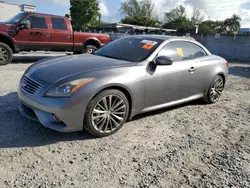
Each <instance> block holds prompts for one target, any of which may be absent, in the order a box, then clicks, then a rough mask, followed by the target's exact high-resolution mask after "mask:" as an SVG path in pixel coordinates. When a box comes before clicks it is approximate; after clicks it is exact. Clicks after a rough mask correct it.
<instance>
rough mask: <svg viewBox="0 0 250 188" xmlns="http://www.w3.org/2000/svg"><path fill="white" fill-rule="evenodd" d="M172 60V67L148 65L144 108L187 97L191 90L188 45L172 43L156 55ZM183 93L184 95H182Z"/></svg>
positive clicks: (190, 56) (190, 54)
mask: <svg viewBox="0 0 250 188" xmlns="http://www.w3.org/2000/svg"><path fill="white" fill-rule="evenodd" d="M157 56H166V57H169V58H172V59H173V60H174V62H173V64H172V65H168V66H159V65H158V66H157V65H155V64H154V63H150V64H149V66H148V67H149V68H148V70H147V78H146V96H145V108H150V107H155V106H159V105H164V104H167V103H171V102H175V101H178V100H181V99H183V98H185V97H184V96H188V95H189V94H187V93H186V92H189V90H190V89H191V88H192V86H191V85H193V84H194V82H193V80H192V79H193V75H191V74H190V73H189V71H188V70H189V69H188V68H189V67H190V66H191V64H192V61H193V51H192V48H190V46H189V45H188V43H182V41H172V42H170V43H168V44H166V46H165V47H163V49H162V50H161V51H160V52H159V53H158V55H157ZM183 92H185V94H183Z"/></svg>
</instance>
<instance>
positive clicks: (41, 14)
mask: <svg viewBox="0 0 250 188" xmlns="http://www.w3.org/2000/svg"><path fill="white" fill-rule="evenodd" d="M28 14H29V15H37V16H52V17H58V18H67V17H64V16H59V15H53V14H43V13H37V12H28Z"/></svg>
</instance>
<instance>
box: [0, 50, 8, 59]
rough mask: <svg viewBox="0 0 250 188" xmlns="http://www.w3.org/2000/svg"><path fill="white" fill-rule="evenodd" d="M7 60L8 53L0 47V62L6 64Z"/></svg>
mask: <svg viewBox="0 0 250 188" xmlns="http://www.w3.org/2000/svg"><path fill="white" fill-rule="evenodd" d="M8 58H9V54H8V51H7V50H6V49H5V48H4V47H0V62H6V61H7V60H8Z"/></svg>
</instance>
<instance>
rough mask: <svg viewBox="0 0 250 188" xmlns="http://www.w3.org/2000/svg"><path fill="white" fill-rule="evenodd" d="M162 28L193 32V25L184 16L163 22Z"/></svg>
mask: <svg viewBox="0 0 250 188" xmlns="http://www.w3.org/2000/svg"><path fill="white" fill-rule="evenodd" d="M163 28H166V29H176V30H177V31H178V32H182V33H186V32H194V31H195V27H193V26H192V25H191V22H190V20H188V19H187V18H186V17H180V18H177V19H176V20H173V21H171V22H168V23H165V24H164V25H163Z"/></svg>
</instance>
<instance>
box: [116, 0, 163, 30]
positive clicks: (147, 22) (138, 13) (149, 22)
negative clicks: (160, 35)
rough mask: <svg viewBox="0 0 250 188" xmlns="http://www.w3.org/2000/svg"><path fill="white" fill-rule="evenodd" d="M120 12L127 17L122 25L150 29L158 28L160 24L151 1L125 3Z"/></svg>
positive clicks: (133, 0)
mask: <svg viewBox="0 0 250 188" xmlns="http://www.w3.org/2000/svg"><path fill="white" fill-rule="evenodd" d="M120 12H121V13H122V14H123V15H125V18H124V19H122V20H121V22H122V23H126V24H133V25H142V26H148V27H157V26H159V23H160V22H159V21H158V20H157V18H156V16H155V7H154V4H153V3H152V1H151V0H144V1H138V0H129V1H128V2H123V3H122V5H121V9H120Z"/></svg>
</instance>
